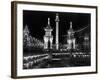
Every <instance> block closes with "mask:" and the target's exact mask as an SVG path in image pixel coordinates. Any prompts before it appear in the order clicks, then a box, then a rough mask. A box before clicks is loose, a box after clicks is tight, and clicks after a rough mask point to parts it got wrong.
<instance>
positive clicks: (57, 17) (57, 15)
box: [55, 13, 59, 22]
mask: <svg viewBox="0 0 100 80" xmlns="http://www.w3.org/2000/svg"><path fill="white" fill-rule="evenodd" d="M55 21H56V22H58V21H59V14H58V13H56V19H55Z"/></svg>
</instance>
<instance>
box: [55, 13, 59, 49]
mask: <svg viewBox="0 0 100 80" xmlns="http://www.w3.org/2000/svg"><path fill="white" fill-rule="evenodd" d="M55 22H56V41H55V42H56V49H57V50H58V49H59V16H58V13H57V14H56V19H55Z"/></svg>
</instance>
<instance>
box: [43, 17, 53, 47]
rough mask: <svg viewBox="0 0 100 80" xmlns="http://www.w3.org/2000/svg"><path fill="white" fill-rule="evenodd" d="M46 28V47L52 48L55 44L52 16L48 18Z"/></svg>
mask: <svg viewBox="0 0 100 80" xmlns="http://www.w3.org/2000/svg"><path fill="white" fill-rule="evenodd" d="M44 30H45V35H44V49H52V44H53V36H52V31H53V29H52V28H51V26H50V18H48V25H47V27H46V28H44Z"/></svg>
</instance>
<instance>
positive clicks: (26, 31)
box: [24, 24, 29, 33]
mask: <svg viewBox="0 0 100 80" xmlns="http://www.w3.org/2000/svg"><path fill="white" fill-rule="evenodd" d="M24 33H29V29H28V26H27V24H26V25H25V28H24Z"/></svg>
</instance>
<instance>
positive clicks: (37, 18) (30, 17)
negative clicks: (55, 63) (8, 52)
mask: <svg viewBox="0 0 100 80" xmlns="http://www.w3.org/2000/svg"><path fill="white" fill-rule="evenodd" d="M56 13H59V18H60V22H59V37H60V42H62V40H63V39H64V37H63V36H62V35H66V34H67V30H68V29H69V26H70V24H69V23H70V21H72V23H73V29H74V30H75V31H76V30H79V29H82V28H84V27H85V26H87V25H89V28H88V29H86V30H85V31H83V32H81V33H80V34H76V35H78V36H80V35H82V34H84V33H88V34H90V17H91V16H90V14H83V13H67V12H46V11H28V10H24V11H23V25H24V27H25V25H26V24H27V25H28V28H29V30H30V32H31V35H32V36H34V37H36V38H38V39H40V40H43V36H44V34H45V31H44V28H45V27H46V26H47V22H48V17H49V18H50V24H51V27H52V28H53V33H52V34H53V36H54V38H55V15H56ZM54 42H55V39H54Z"/></svg>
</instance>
